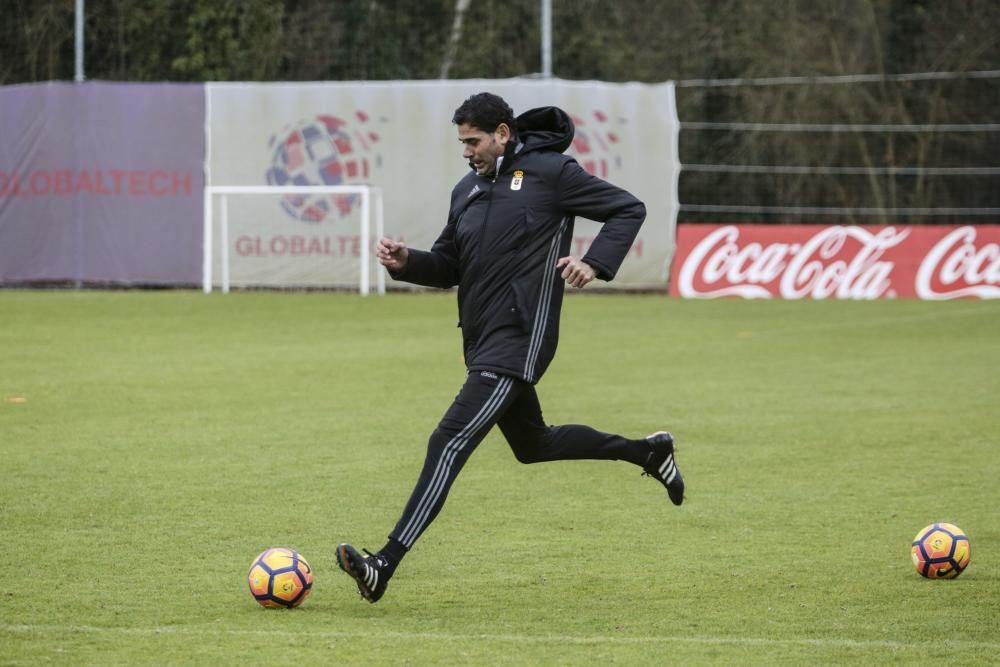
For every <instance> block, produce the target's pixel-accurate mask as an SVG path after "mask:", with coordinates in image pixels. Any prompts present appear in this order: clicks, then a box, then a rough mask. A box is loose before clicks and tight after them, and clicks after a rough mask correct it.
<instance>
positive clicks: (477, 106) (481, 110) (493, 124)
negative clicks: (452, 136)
mask: <svg viewBox="0 0 1000 667" xmlns="http://www.w3.org/2000/svg"><path fill="white" fill-rule="evenodd" d="M451 122H453V123H454V124H455V125H461V124H463V123H468V124H469V125H471V126H472V127H474V128H477V129H479V130H482V131H483V132H494V131H495V130H496V129H497V127H499V126H500V123H506V124H507V127H509V128H510V132H511V134H513V135H515V136H516V135H517V124H516V122H515V120H514V110H513V109H511V108H510V105H509V104H507V103H506V102H505V101H504V99H503V98H502V97H500V96H499V95H494V94H493V93H476V94H475V95H473V96H472V97H470V98H469V99H467V100H465V101H464V102H462V106H460V107H458V108H457V109H455V115H454V116H452V117H451Z"/></svg>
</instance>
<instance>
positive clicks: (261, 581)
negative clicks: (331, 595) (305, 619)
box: [247, 547, 313, 609]
mask: <svg viewBox="0 0 1000 667" xmlns="http://www.w3.org/2000/svg"><path fill="white" fill-rule="evenodd" d="M247 581H248V583H249V584H250V592H251V593H252V594H253V597H254V599H255V600H256V601H257V602H259V603H260V604H262V605H263V606H265V607H285V608H288V609H291V608H292V607H298V606H299V605H300V604H302V601H303V600H305V599H306V598H307V597H308V596H309V592H310V591H312V585H313V575H312V568H311V567H309V563H307V562H306V559H305V558H303V557H302V556H301V555H300V554H299V552H298V551H295V550H294V549H287V548H285V547H273V548H271V549H268V550H267V551H265V552H263V553H262V554H260V555H259V556H257V558H255V559H254V561H253V563H252V564H251V565H250V571H249V572H248V573H247Z"/></svg>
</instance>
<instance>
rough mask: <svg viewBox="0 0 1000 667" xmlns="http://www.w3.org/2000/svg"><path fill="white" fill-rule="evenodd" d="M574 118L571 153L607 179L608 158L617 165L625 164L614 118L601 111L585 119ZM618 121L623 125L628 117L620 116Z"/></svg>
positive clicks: (578, 160)
mask: <svg viewBox="0 0 1000 667" xmlns="http://www.w3.org/2000/svg"><path fill="white" fill-rule="evenodd" d="M572 118H573V125H575V126H576V133H575V134H574V135H573V144H572V145H571V146H570V150H569V151H568V152H569V153H570V154H571V155H573V156H574V157H575V158H576V160H577V162H579V163H580V166H581V167H583V168H584V169H585V170H587V171H588V172H590V173H591V174H593V175H594V176H599V177H601V178H608V163H609V160H610V161H612V162H613V164H614V166H615V167H621V166H622V156H621V147H620V146H619V145H618V142H619V141H621V137H619V135H618V134H617V133H616V132H615V131H614V129H613V128H612V122H611V119H610V118H608V115H607V114H606V113H604V112H603V111H598V110H594V111H593V112H592V113H591V114H590V115H589V116H587V117H586V118H583V117H580V116H577V115H575V114H573V116H572ZM618 124H619V125H624V124H625V119H624V118H619V119H618Z"/></svg>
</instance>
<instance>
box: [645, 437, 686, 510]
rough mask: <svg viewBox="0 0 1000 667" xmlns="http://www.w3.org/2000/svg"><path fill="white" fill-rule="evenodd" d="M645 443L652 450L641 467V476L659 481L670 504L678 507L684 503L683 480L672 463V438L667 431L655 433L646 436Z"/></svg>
mask: <svg viewBox="0 0 1000 667" xmlns="http://www.w3.org/2000/svg"><path fill="white" fill-rule="evenodd" d="M646 442H648V443H649V446H650V448H651V449H652V450H653V451H651V452H650V453H649V457H648V458H647V459H646V463H645V464H644V465H643V466H642V469H643V470H644V471H645V472H643V473H642V474H643V475H649V476H650V477H655V478H656V479H657V480H659V481H660V482H661V483H662V484H663V486H665V487H667V495H668V496H670V502H672V503H673V504H674V505H680V504H681V503H683V502H684V478H683V477H682V476H681V471H680V469H679V468H678V467H677V462H676V461H674V436H672V435H670V433H668V432H667V431H657V432H656V433H654V434H652V435H650V436H646Z"/></svg>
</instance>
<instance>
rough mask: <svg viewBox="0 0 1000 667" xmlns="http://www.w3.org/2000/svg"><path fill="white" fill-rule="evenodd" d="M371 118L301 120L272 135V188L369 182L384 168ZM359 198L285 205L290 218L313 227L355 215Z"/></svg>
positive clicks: (289, 200) (290, 199)
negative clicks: (314, 224) (310, 224)
mask: <svg viewBox="0 0 1000 667" xmlns="http://www.w3.org/2000/svg"><path fill="white" fill-rule="evenodd" d="M370 121H371V118H370V116H369V115H368V114H367V113H365V112H364V111H355V112H354V118H353V120H352V121H351V122H350V123H348V122H347V121H345V120H343V119H342V118H338V117H337V116H332V115H329V114H322V115H318V116H316V117H315V118H312V119H309V120H304V121H300V122H298V123H297V124H295V125H294V126H291V127H286V128H284V129H283V130H282V131H280V132H277V133H275V134H273V135H272V136H271V139H270V141H269V142H268V147H269V148H271V149H272V153H271V167H270V169H268V170H267V182H268V184H269V185H353V184H359V185H360V184H363V183H367V182H369V180H370V178H371V173H372V171H373V169H377V168H379V167H381V156H380V155H378V154H377V153H376V152H375V147H376V145H377V144H378V142H379V135H378V133H377V132H375V131H374V130H373V129H371V126H370V125H369V123H370ZM359 200H360V196H359V195H327V194H310V195H286V196H285V197H284V198H283V199H282V202H281V206H282V208H283V209H284V210H285V212H286V213H288V215H290V216H291V217H293V218H295V219H296V220H301V221H303V222H309V223H320V222H323V221H325V220H327V219H331V220H332V221H334V222H335V221H336V220H338V219H340V218H344V217H346V216H347V215H349V214H350V213H351V211H352V210H353V209H354V206H355V205H356V204H357V202H358V201H359Z"/></svg>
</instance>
